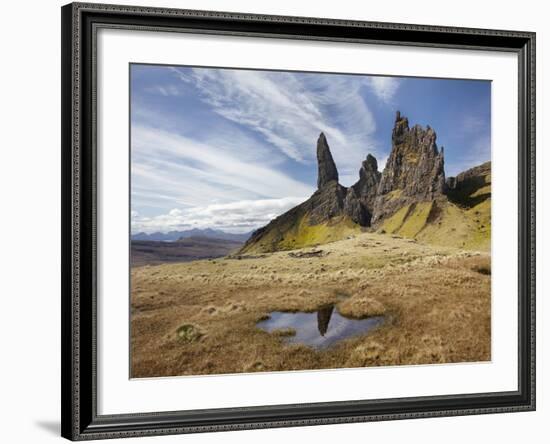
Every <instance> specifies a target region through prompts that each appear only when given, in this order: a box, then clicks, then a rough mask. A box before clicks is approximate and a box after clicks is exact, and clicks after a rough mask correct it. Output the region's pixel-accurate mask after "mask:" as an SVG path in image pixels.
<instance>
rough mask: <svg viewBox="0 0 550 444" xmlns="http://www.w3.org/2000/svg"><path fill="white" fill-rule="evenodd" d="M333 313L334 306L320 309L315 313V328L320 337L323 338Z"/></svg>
mask: <svg viewBox="0 0 550 444" xmlns="http://www.w3.org/2000/svg"><path fill="white" fill-rule="evenodd" d="M333 311H334V305H328V306H326V307H323V308H320V309H319V310H318V311H317V328H318V329H319V333H321V336H325V333H326V332H327V330H328V323H329V322H330V317H331V316H332V312H333Z"/></svg>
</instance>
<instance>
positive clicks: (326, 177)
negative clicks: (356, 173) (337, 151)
mask: <svg viewBox="0 0 550 444" xmlns="http://www.w3.org/2000/svg"><path fill="white" fill-rule="evenodd" d="M317 166H318V175H317V188H319V189H321V188H323V187H324V186H325V185H327V184H329V183H330V182H333V181H336V182H338V170H337V169H336V164H335V163H334V159H333V158H332V154H331V152H330V148H329V146H328V142H327V138H326V137H325V135H324V134H323V133H321V135H320V136H319V139H317Z"/></svg>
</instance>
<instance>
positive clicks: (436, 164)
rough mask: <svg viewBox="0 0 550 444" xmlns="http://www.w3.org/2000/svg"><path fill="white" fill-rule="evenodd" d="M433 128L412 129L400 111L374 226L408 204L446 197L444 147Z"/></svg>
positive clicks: (385, 169) (380, 190)
mask: <svg viewBox="0 0 550 444" xmlns="http://www.w3.org/2000/svg"><path fill="white" fill-rule="evenodd" d="M435 142H436V134H435V131H434V130H433V129H432V128H430V127H429V126H428V127H427V128H426V129H423V128H422V127H421V126H420V125H415V126H413V127H412V128H409V121H408V119H407V118H406V117H402V116H401V114H400V112H399V111H397V114H396V117H395V125H394V128H393V133H392V150H391V153H390V156H389V158H388V162H387V163H386V167H385V168H384V172H383V173H382V178H381V179H380V185H379V186H378V190H377V196H376V199H375V203H374V210H373V218H372V223H373V224H376V223H377V222H379V221H380V220H382V219H384V218H386V217H387V216H389V215H391V214H393V213H395V211H396V210H397V209H399V208H401V207H403V206H405V205H409V204H412V203H416V202H423V201H431V200H434V199H437V198H440V197H442V196H443V194H444V191H445V170H444V159H443V157H444V154H443V147H442V148H441V151H439V150H438V148H437V145H436V143H435Z"/></svg>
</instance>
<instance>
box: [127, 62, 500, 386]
mask: <svg viewBox="0 0 550 444" xmlns="http://www.w3.org/2000/svg"><path fill="white" fill-rule="evenodd" d="M129 125H130V147H129V149H130V159H131V162H130V185H131V196H130V209H129V211H130V215H129V217H130V226H131V233H130V236H131V239H130V264H131V276H130V289H131V292H130V354H131V356H130V377H131V378H145V377H147V378H150V377H165V376H185V375H219V374H234V373H250V372H275V371H295V370H317V369H347V368H358V367H375V366H398V365H420V364H422V365H427V364H450V363H464V362H482V361H490V360H491V82H490V81H486V80H464V79H442V78H416V77H395V76H379V75H376V76H374V75H365V74H342V73H318V72H292V71H266V70H253V69H232V68H211V67H189V66H175V65H174V66H170V65H149V64H131V65H130V116H129Z"/></svg>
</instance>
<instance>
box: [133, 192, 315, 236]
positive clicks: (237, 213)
mask: <svg viewBox="0 0 550 444" xmlns="http://www.w3.org/2000/svg"><path fill="white" fill-rule="evenodd" d="M303 200H304V198H303V197H284V198H281V199H258V200H242V201H237V202H230V203H226V204H212V205H205V206H196V207H192V208H186V209H179V208H173V209H171V210H170V211H168V212H167V213H165V214H160V215H157V216H154V217H143V216H140V215H139V214H138V213H137V212H136V211H133V212H132V232H134V233H137V232H146V233H152V232H155V231H170V230H182V229H188V228H217V229H221V230H224V231H228V232H234V233H244V232H248V231H251V230H253V229H255V228H257V227H259V226H263V225H266V224H267V223H268V222H269V221H270V220H271V219H273V218H275V217H276V216H278V215H279V214H282V213H284V212H285V211H287V210H289V209H290V208H292V207H294V206H296V205H298V204H299V203H300V202H302V201H303Z"/></svg>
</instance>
